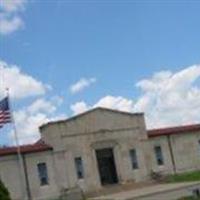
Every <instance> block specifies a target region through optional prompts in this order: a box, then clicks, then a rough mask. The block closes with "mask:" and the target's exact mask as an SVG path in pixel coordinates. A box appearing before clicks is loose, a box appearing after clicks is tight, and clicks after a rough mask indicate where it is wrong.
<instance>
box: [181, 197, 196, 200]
mask: <svg viewBox="0 0 200 200" xmlns="http://www.w3.org/2000/svg"><path fill="white" fill-rule="evenodd" d="M178 200H200V198H195V197H183V198H180V199H178Z"/></svg>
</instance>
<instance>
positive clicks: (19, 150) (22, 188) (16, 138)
mask: <svg viewBox="0 0 200 200" xmlns="http://www.w3.org/2000/svg"><path fill="white" fill-rule="evenodd" d="M6 91H7V97H8V106H9V109H10V115H11V122H12V124H13V131H14V138H15V143H16V147H17V157H18V161H19V168H20V179H21V192H22V198H23V199H24V200H26V197H25V181H24V179H25V178H24V165H23V158H22V154H21V149H20V144H19V138H18V135H17V128H16V124H15V119H14V115H13V111H12V105H11V103H10V95H9V89H8V88H7V89H6Z"/></svg>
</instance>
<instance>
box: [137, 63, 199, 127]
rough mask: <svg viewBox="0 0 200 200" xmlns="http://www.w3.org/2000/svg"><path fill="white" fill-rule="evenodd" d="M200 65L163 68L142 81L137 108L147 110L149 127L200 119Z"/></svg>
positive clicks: (140, 82) (139, 84) (193, 121)
mask: <svg viewBox="0 0 200 200" xmlns="http://www.w3.org/2000/svg"><path fill="white" fill-rule="evenodd" d="M199 80H200V65H194V66H190V67H187V68H185V69H183V70H181V71H178V72H176V73H172V72H170V71H162V72H159V73H155V74H154V75H153V76H152V77H151V78H149V79H144V80H141V81H139V82H138V83H137V84H136V86H137V87H139V88H140V89H141V90H142V95H141V97H140V98H139V99H138V101H137V102H136V104H135V107H134V110H135V111H144V112H145V113H146V119H147V125H148V127H160V126H171V125H179V124H188V123H195V122H200V115H199V112H200V86H199V85H198V84H197V82H198V81H199Z"/></svg>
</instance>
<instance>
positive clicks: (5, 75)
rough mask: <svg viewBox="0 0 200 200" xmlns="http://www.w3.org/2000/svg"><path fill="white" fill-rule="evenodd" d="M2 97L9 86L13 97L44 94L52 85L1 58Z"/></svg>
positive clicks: (0, 88) (0, 87)
mask: <svg viewBox="0 0 200 200" xmlns="http://www.w3.org/2000/svg"><path fill="white" fill-rule="evenodd" d="M0 74H1V80H0V81H1V82H0V97H2V96H3V95H5V88H9V91H10V95H11V97H13V98H25V97H29V96H37V95H42V94H44V93H45V92H46V90H47V89H49V87H50V86H47V85H45V84H43V83H42V82H40V81H38V80H36V79H35V78H33V77H31V76H30V75H27V74H25V73H23V72H22V71H21V70H20V68H19V67H18V66H16V65H10V64H7V63H6V62H3V61H1V60H0Z"/></svg>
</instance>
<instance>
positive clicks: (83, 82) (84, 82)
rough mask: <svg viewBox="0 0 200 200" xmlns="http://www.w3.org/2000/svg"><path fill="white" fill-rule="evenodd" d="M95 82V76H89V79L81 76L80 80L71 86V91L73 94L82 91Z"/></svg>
mask: <svg viewBox="0 0 200 200" xmlns="http://www.w3.org/2000/svg"><path fill="white" fill-rule="evenodd" d="M95 82H96V79H95V78H89V79H86V78H81V79H80V80H79V81H78V82H76V83H74V84H73V85H71V86H70V92H71V93H73V94H74V93H77V92H80V91H82V90H84V89H85V88H87V87H89V86H90V85H91V84H92V83H95Z"/></svg>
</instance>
